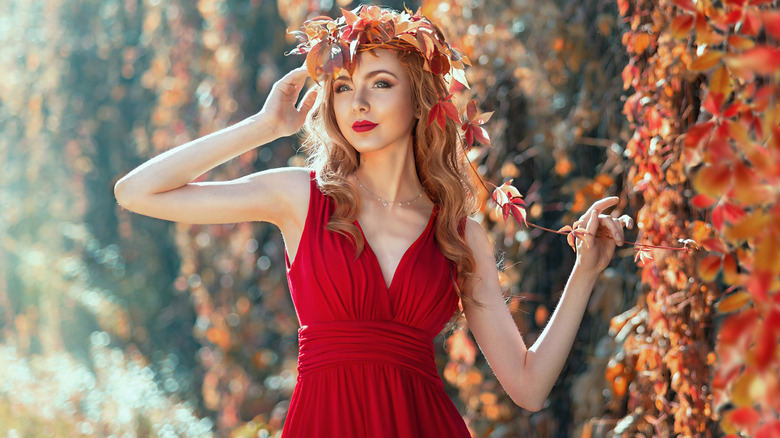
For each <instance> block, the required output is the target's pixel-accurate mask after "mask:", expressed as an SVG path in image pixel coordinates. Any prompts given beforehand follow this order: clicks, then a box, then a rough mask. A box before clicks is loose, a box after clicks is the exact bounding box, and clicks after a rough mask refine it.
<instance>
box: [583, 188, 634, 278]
mask: <svg viewBox="0 0 780 438" xmlns="http://www.w3.org/2000/svg"><path fill="white" fill-rule="evenodd" d="M617 203H618V197H617V196H612V197H609V198H604V199H601V200H599V201H596V202H595V203H593V205H591V206H590V208H589V209H588V210H587V211H586V212H585V214H583V215H582V216H581V217H580V220H579V221H577V223H580V224H581V226H582V227H584V228H585V229H586V230H587V234H585V235H584V236H582V237H580V238H578V239H577V262H576V265H575V266H578V267H580V268H582V269H584V270H587V271H592V272H601V271H603V270H604V269H605V268H606V267H607V266H609V262H610V261H611V260H612V256H613V255H614V253H615V245H617V246H623V239H624V237H623V229H624V227H625V228H628V229H631V228H633V227H634V221H633V219H631V217H630V216H628V215H623V216H620V217H619V218H617V219H616V218H613V217H612V216H610V215H608V214H602V212H603V211H604V210H606V209H607V208H609V207H612V206H613V205H615V204H617ZM575 228H577V227H576V226H575Z"/></svg>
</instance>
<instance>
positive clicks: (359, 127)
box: [352, 120, 377, 132]
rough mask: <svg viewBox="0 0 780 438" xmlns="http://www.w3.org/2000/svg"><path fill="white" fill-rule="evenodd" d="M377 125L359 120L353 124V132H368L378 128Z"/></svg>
mask: <svg viewBox="0 0 780 438" xmlns="http://www.w3.org/2000/svg"><path fill="white" fill-rule="evenodd" d="M376 125H377V124H376V123H373V122H369V121H368V120H359V121H357V122H355V123H353V124H352V130H354V131H355V132H366V131H370V130H372V129H374V128H376Z"/></svg>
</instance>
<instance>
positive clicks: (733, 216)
mask: <svg viewBox="0 0 780 438" xmlns="http://www.w3.org/2000/svg"><path fill="white" fill-rule="evenodd" d="M745 216H747V213H745V210H743V209H741V208H739V207H737V206H736V205H734V204H731V203H728V202H724V203H723V217H724V218H725V219H726V220H727V221H729V222H731V223H732V224H734V223H737V222H739V221H741V220H742V218H744V217H745Z"/></svg>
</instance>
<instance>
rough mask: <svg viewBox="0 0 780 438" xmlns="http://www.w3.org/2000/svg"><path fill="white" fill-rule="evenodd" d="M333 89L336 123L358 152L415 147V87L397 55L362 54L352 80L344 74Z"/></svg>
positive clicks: (382, 51) (379, 51)
mask: <svg viewBox="0 0 780 438" xmlns="http://www.w3.org/2000/svg"><path fill="white" fill-rule="evenodd" d="M374 55H376V56H374ZM332 85H333V110H334V112H335V114H336V122H337V123H338V126H339V129H340V130H341V133H342V134H343V135H344V138H346V139H347V141H349V143H350V144H351V145H352V146H353V147H354V148H355V149H356V150H357V151H358V152H360V153H361V154H364V153H367V152H374V151H379V150H382V149H386V148H388V147H391V148H395V147H401V148H405V147H409V146H410V145H411V138H412V128H413V127H414V121H415V117H414V105H413V104H412V92H411V83H410V79H409V74H408V73H407V72H406V69H405V68H404V66H403V65H402V64H401V63H400V62H399V60H398V56H397V55H396V54H395V53H394V52H392V51H390V50H385V49H380V50H376V51H374V54H372V53H370V52H362V53H360V54H358V58H357V68H355V71H354V73H353V74H352V76H351V77H350V76H349V74H348V73H347V72H346V71H344V72H343V73H342V74H341V75H340V76H339V77H338V78H336V79H335V80H334V81H333V82H332Z"/></svg>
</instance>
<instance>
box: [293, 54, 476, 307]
mask: <svg viewBox="0 0 780 438" xmlns="http://www.w3.org/2000/svg"><path fill="white" fill-rule="evenodd" d="M393 52H394V53H396V55H397V56H398V59H399V61H400V62H401V64H402V65H403V66H404V67H405V69H406V71H407V73H408V74H409V78H410V83H411V91H412V101H413V102H414V104H415V106H416V108H418V109H419V111H420V113H421V116H420V117H419V119H418V121H417V123H416V126H415V127H414V129H413V131H412V132H413V137H414V140H413V148H414V161H415V167H416V170H417V176H418V178H419V179H420V182H421V183H422V187H423V190H424V191H425V194H426V195H427V196H428V197H429V198H430V199H431V200H432V201H433V202H434V203H436V204H438V205H439V211H438V217H437V220H436V227H435V230H434V233H435V236H436V241H437V242H438V245H439V248H440V250H441V252H442V254H444V256H445V257H446V258H447V259H449V260H451V261H452V262H453V265H454V266H455V267H456V274H457V275H456V278H453V281H454V283H455V288H456V291H457V293H458V296H459V297H460V298H461V300H462V301H465V302H470V303H471V302H474V300H473V299H472V297H471V281H472V277H473V274H474V270H475V261H474V256H473V254H472V252H471V249H470V248H469V247H468V245H467V244H466V240H465V229H464V228H465V221H464V219H465V218H466V217H468V216H471V215H472V214H473V213H474V212H475V210H476V201H475V197H474V186H473V185H472V184H471V182H470V178H471V177H470V173H469V172H467V166H468V163H467V161H466V157H465V154H464V150H463V147H462V144H463V139H462V137H461V135H460V134H459V131H458V126H457V125H455V123H454V122H453V121H452V120H450V119H449V118H448V119H447V121H446V124H445V127H444V132H443V135H442V129H441V127H440V126H439V125H438V124H437V123H432V124H431V125H427V120H428V113H429V112H430V110H431V107H433V105H435V104H436V103H437V102H438V101H439V99H440V97H441V96H445V95H447V94H448V91H447V83H446V82H445V81H444V79H443V78H442V77H441V76H440V75H434V74H432V73H431V72H429V71H426V70H425V69H424V68H423V66H424V59H423V57H422V56H421V55H420V54H419V53H417V52H416V51H411V50H410V51H406V50H393ZM332 83H333V78H332V77H329V78H327V79H325V80H324V81H323V82H322V83H321V87H322V91H323V92H320V93H318V97H317V101H316V102H315V104H314V108H313V110H312V111H311V112H310V113H309V117H308V118H307V121H306V124H305V125H304V141H303V147H304V150H305V151H306V152H307V154H308V165H309V167H311V168H312V169H313V170H314V171H316V174H317V179H318V183H319V185H320V187H321V190H322V192H323V193H325V194H327V195H329V196H331V197H333V199H334V200H335V204H336V209H335V211H334V213H333V215H332V216H331V218H330V221H329V222H328V224H327V226H326V229H327V230H329V231H333V232H337V233H340V234H342V235H344V236H346V237H348V238H349V239H351V240H352V242H353V243H354V244H355V248H356V255H358V256H359V255H360V253H361V252H362V251H363V248H364V245H365V242H364V241H363V236H362V234H361V233H360V231H359V230H358V228H357V226H355V224H354V222H355V221H356V220H357V218H358V214H359V213H360V209H361V204H362V201H361V197H360V192H359V190H358V187H357V186H356V185H355V184H354V183H352V182H351V180H349V179H348V178H347V177H348V176H349V175H351V174H352V173H354V172H355V171H356V170H357V168H358V166H359V164H360V153H359V152H358V151H357V150H356V149H355V148H354V147H353V146H352V145H350V144H349V142H348V141H347V140H346V138H344V136H343V135H342V133H341V131H340V130H339V127H338V124H337V122H336V114H335V112H334V109H333V93H334V92H333V87H332Z"/></svg>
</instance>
